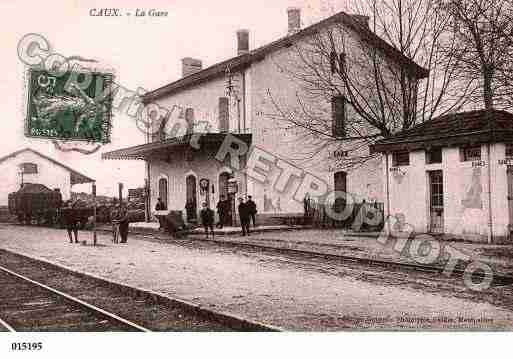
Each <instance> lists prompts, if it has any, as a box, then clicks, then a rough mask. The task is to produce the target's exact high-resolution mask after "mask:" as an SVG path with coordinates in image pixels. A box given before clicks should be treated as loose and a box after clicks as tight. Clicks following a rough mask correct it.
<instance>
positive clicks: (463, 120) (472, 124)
mask: <svg viewBox="0 0 513 359" xmlns="http://www.w3.org/2000/svg"><path fill="white" fill-rule="evenodd" d="M512 140H513V114H512V113H509V112H507V111H500V110H490V111H486V110H476V111H468V112H458V113H453V114H448V115H445V116H440V117H436V118H433V119H431V120H429V121H426V122H424V123H421V124H419V125H417V126H414V127H412V128H410V129H408V130H404V131H401V132H399V133H397V134H396V135H394V136H392V137H389V138H385V139H382V140H379V141H378V142H376V143H375V144H374V145H372V146H371V152H387V151H397V150H403V149H404V150H415V149H421V148H426V147H430V146H431V147H432V146H451V145H458V144H469V143H476V144H477V143H488V142H497V141H512Z"/></svg>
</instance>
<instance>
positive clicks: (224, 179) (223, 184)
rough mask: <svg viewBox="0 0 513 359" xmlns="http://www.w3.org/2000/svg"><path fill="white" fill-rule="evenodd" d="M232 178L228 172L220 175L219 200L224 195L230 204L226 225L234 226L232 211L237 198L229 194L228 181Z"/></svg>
mask: <svg viewBox="0 0 513 359" xmlns="http://www.w3.org/2000/svg"><path fill="white" fill-rule="evenodd" d="M231 177H232V175H231V174H230V173H228V172H223V173H221V174H219V200H221V197H222V196H223V195H224V198H225V199H227V200H228V201H229V202H230V211H228V214H227V215H226V219H225V223H224V224H225V225H229V226H232V225H233V221H232V210H233V208H234V204H235V202H234V201H235V198H234V196H232V195H230V194H229V193H228V180H229V179H230V178H231Z"/></svg>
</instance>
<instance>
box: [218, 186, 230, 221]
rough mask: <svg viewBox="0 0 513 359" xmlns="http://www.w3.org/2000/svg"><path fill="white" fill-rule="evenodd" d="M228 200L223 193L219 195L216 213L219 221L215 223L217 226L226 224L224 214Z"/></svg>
mask: <svg viewBox="0 0 513 359" xmlns="http://www.w3.org/2000/svg"><path fill="white" fill-rule="evenodd" d="M228 205H229V204H228V201H227V200H226V197H225V196H224V194H222V195H221V199H220V200H219V202H217V214H218V215H219V222H218V223H217V225H216V227H217V228H223V226H224V225H225V224H226V214H227V212H228Z"/></svg>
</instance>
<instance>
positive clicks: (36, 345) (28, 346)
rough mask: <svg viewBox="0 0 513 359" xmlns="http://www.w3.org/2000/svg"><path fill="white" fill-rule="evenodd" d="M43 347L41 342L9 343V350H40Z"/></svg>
mask: <svg viewBox="0 0 513 359" xmlns="http://www.w3.org/2000/svg"><path fill="white" fill-rule="evenodd" d="M41 349H43V343H42V342H33V343H30V342H14V343H12V344H11V350H16V351H27V350H41Z"/></svg>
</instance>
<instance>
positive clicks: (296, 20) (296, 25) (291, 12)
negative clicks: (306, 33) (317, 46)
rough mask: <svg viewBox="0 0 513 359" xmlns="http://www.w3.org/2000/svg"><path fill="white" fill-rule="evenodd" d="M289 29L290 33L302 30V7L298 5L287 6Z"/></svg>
mask: <svg viewBox="0 0 513 359" xmlns="http://www.w3.org/2000/svg"><path fill="white" fill-rule="evenodd" d="M287 15H288V23H289V30H288V35H292V34H295V33H296V32H298V31H299V30H301V9H300V8H298V7H289V8H287Z"/></svg>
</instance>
